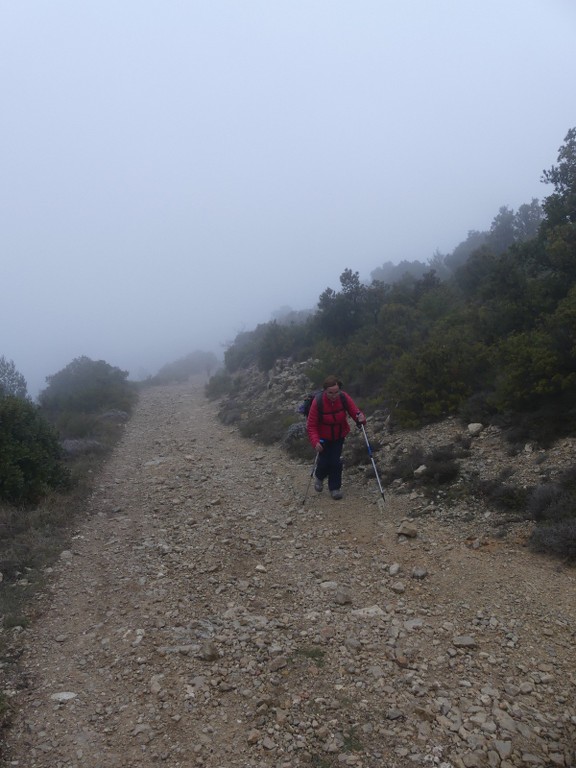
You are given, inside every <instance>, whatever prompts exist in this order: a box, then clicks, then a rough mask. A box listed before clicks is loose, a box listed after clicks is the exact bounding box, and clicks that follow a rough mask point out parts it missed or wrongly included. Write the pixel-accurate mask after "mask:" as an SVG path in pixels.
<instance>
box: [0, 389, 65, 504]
mask: <svg viewBox="0 0 576 768" xmlns="http://www.w3.org/2000/svg"><path fill="white" fill-rule="evenodd" d="M62 458H63V453H62V449H61V446H60V443H59V441H58V436H57V433H56V431H55V430H54V429H53V427H52V426H51V425H50V424H49V423H48V421H47V420H46V419H45V418H44V417H43V416H42V414H41V413H40V411H39V410H38V408H37V407H36V406H35V405H34V404H33V403H31V402H30V401H29V400H23V399H20V398H17V397H3V398H0V500H4V501H7V502H10V503H12V504H16V505H28V504H34V503H35V502H37V501H38V500H39V499H41V498H42V497H43V496H44V495H45V494H46V493H47V492H48V491H49V490H50V489H53V488H64V487H66V486H67V485H68V483H69V473H68V471H67V469H66V467H65V466H64V464H63V461H62Z"/></svg>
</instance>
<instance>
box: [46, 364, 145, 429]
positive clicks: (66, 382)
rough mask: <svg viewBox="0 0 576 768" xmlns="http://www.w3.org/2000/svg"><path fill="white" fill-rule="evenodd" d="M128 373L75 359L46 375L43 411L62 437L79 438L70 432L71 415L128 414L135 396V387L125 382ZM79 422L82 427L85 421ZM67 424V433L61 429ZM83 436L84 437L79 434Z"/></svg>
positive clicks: (104, 365) (134, 401)
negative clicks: (112, 412)
mask: <svg viewBox="0 0 576 768" xmlns="http://www.w3.org/2000/svg"><path fill="white" fill-rule="evenodd" d="M127 378H128V372H127V371H121V370H120V369H119V368H114V367H113V366H111V365H109V364H108V363H106V362H104V360H98V361H94V360H90V358H88V357H78V358H76V359H75V360H73V361H72V362H71V363H70V364H69V365H67V366H66V368H63V369H62V370H61V371H59V372H58V373H56V374H54V375H53V376H48V377H47V381H48V387H47V388H46V389H45V390H43V391H42V392H41V393H40V396H39V398H38V399H39V402H40V408H41V409H42V412H43V413H44V414H45V415H46V416H47V418H49V419H50V421H51V422H52V423H53V424H55V425H56V427H57V428H58V429H59V430H61V431H62V432H63V436H65V437H77V436H79V435H76V434H74V433H73V432H70V431H69V429H70V424H71V421H72V419H71V414H75V415H79V414H80V415H81V416H83V417H84V416H86V415H99V414H102V413H104V412H105V411H110V410H120V411H124V412H126V413H127V414H130V413H131V411H132V408H133V406H134V405H135V403H136V401H137V399H138V395H137V388H136V386H135V385H134V384H133V383H131V382H129V381H127ZM79 423H81V424H82V427H83V428H84V427H85V424H86V422H85V420H83V419H80V420H79ZM67 425H68V431H67V432H64V429H65V428H66V426H67ZM80 436H82V437H86V434H85V433H84V434H82V435H80Z"/></svg>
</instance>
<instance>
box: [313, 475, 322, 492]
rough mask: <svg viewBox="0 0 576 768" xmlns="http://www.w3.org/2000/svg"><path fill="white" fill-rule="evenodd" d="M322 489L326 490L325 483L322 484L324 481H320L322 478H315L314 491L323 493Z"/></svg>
mask: <svg viewBox="0 0 576 768" xmlns="http://www.w3.org/2000/svg"><path fill="white" fill-rule="evenodd" d="M322 488H324V483H323V482H322V480H320V478H318V477H315V478H314V490H315V491H318V493H321V492H322Z"/></svg>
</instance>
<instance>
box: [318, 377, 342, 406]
mask: <svg viewBox="0 0 576 768" xmlns="http://www.w3.org/2000/svg"><path fill="white" fill-rule="evenodd" d="M322 387H323V388H324V392H326V394H327V395H328V397H329V398H330V400H335V399H336V398H337V397H338V395H339V394H340V389H341V387H342V382H341V381H339V380H338V379H337V378H336V376H326V378H325V379H324V384H323V385H322Z"/></svg>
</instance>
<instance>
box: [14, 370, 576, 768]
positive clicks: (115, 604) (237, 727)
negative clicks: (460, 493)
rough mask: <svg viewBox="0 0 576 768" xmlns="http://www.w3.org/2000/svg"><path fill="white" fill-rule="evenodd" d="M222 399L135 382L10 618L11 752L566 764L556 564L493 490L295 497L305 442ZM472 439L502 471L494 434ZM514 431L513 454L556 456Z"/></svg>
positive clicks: (230, 760) (280, 766) (146, 758)
mask: <svg viewBox="0 0 576 768" xmlns="http://www.w3.org/2000/svg"><path fill="white" fill-rule="evenodd" d="M216 413H217V405H215V404H212V403H209V402H208V401H206V400H205V399H204V397H203V394H202V389H201V387H200V386H199V385H194V384H187V385H185V386H174V387H159V388H153V389H149V390H146V391H144V392H143V394H142V397H141V401H140V404H139V406H138V408H137V410H136V413H135V415H134V417H133V419H132V420H131V421H130V422H129V423H128V425H127V426H126V431H125V435H124V438H123V440H122V441H121V443H120V445H119V446H118V448H117V450H116V452H115V454H114V456H113V457H112V459H111V460H110V461H109V463H108V465H107V466H106V468H105V470H104V472H103V474H102V476H101V478H100V479H99V483H98V485H97V488H96V491H95V493H94V496H93V498H92V499H91V502H90V504H89V506H88V508H87V509H86V511H85V514H84V515H83V516H82V517H81V519H80V520H79V522H78V529H77V531H76V533H75V535H74V538H73V541H72V546H71V548H70V549H68V550H67V551H65V552H62V555H61V558H60V562H59V565H58V567H57V568H55V569H54V571H53V573H52V574H51V575H50V592H49V594H48V595H46V596H45V597H44V598H43V605H44V608H45V610H44V612H43V614H42V616H41V617H40V619H39V620H38V621H37V622H36V623H35V624H34V626H32V627H31V628H29V629H26V630H22V631H21V632H20V633H17V634H16V636H15V638H14V643H18V644H19V645H20V646H21V647H22V648H23V651H24V652H23V656H22V659H21V662H22V670H23V676H24V680H25V681H26V683H27V685H26V687H17V688H16V687H15V688H14V690H12V691H10V692H9V693H10V695H11V697H12V703H13V704H14V706H15V709H16V710H17V712H18V714H17V716H16V718H15V722H14V725H13V727H12V729H11V731H10V732H9V734H8V742H7V743H6V744H5V745H4V759H5V761H6V765H9V766H19V767H20V768H72V767H74V768H80V766H82V768H97V767H98V768H104V767H106V768H108V767H110V768H136V766H138V767H139V768H140V767H142V766H156V765H162V764H164V765H167V766H170V767H171V768H179V767H184V766H186V767H187V768H188V767H191V766H205V767H206V768H234V767H238V768H240V767H242V768H296V767H297V766H311V767H314V766H315V767H316V768H331V767H333V766H356V768H369V767H370V768H376V766H379V767H380V766H388V767H390V768H392V767H396V768H404V767H405V766H435V765H437V766H444V768H450V766H454V767H457V768H462V767H463V766H464V767H465V768H476V767H477V766H478V767H481V766H490V767H492V768H519V767H520V766H530V767H533V766H546V767H547V766H564V767H565V768H568V767H569V766H574V765H576V757H575V745H576V695H575V683H576V664H575V652H574V642H575V633H576V599H575V597H576V594H575V584H576V578H575V577H576V574H575V572H574V570H573V569H569V568H567V567H566V566H563V565H562V564H560V563H558V562H557V561H555V560H553V559H551V558H547V557H541V556H536V555H534V554H531V553H530V552H529V551H528V549H527V548H526V547H525V546H524V544H525V537H526V534H527V530H526V526H525V525H519V526H516V527H514V526H512V527H511V528H509V529H507V531H506V533H505V535H502V534H501V532H500V535H498V536H496V535H495V529H494V528H493V526H492V523H493V521H492V520H491V517H490V515H491V513H490V512H489V511H488V510H484V511H483V510H482V509H481V508H476V507H475V508H474V510H473V514H471V511H470V509H467V508H466V504H465V503H463V502H460V503H459V504H458V505H457V506H456V507H451V506H449V505H448V504H446V505H444V506H442V505H438V504H436V505H430V502H429V501H427V500H426V499H424V498H423V497H422V496H420V495H419V494H418V493H413V492H405V490H404V489H403V488H402V487H397V488H393V489H391V490H390V491H388V490H387V491H386V503H385V505H382V504H381V503H379V502H381V497H380V494H379V492H378V488H377V484H376V482H375V481H374V479H369V478H367V476H366V472H364V471H359V470H354V471H349V472H347V473H346V474H345V487H344V491H345V497H344V499H343V500H342V501H333V500H332V499H330V497H329V496H328V494H327V493H326V491H324V492H323V493H322V494H317V493H315V492H314V490H313V489H312V488H310V491H309V493H308V495H307V498H306V501H305V503H303V501H304V497H305V494H306V490H307V484H308V479H309V473H310V465H308V464H301V463H298V462H296V461H293V460H288V459H287V458H286V454H285V453H284V452H283V451H282V450H281V449H280V448H279V447H272V448H262V447H259V446H258V445H256V444H254V443H252V442H251V441H248V440H245V439H242V438H241V437H240V436H239V435H238V432H237V430H236V428H235V427H233V426H229V427H227V426H223V425H222V424H221V423H219V421H218V419H217V418H216ZM444 429H445V432H446V434H443V433H440V432H439V431H438V430H434V431H430V434H429V436H428V439H429V440H434V439H436V440H442V439H444V438H447V437H450V434H451V433H452V432H453V431H454V430H457V429H458V427H457V426H456V425H455V424H452V423H448V424H447V425H446V426H445V428H444ZM358 439H361V438H360V437H359V436H358V434H357V433H356V434H355V435H352V436H351V437H350V438H349V441H354V440H358ZM410 439H412V437H410V436H403V435H401V434H399V435H393V436H391V438H390V440H389V441H388V443H387V445H386V447H385V449H384V450H383V451H382V452H381V454H379V457H378V460H379V462H380V461H381V462H385V461H386V455H387V454H386V451H392V450H397V449H398V448H399V446H401V445H402V441H403V440H405V441H406V444H408V443H409V440H410ZM474 440H475V441H476V442H475V446H474V447H473V452H474V456H475V461H476V465H477V467H479V468H481V469H483V471H485V472H487V473H488V472H489V471H497V470H498V469H499V467H500V466H501V463H502V462H503V461H504V458H503V456H504V453H502V456H500V454H499V453H498V445H499V444H498V443H497V436H496V435H494V434H492V433H490V431H489V430H487V431H486V432H484V433H483V434H481V435H479V436H478V437H477V438H474ZM571 448H572V445H571V444H565V445H563V447H562V449H561V455H562V457H563V458H566V457H567V456H568V457H569V458H570V460H572V458H573V457H572V455H570V453H571ZM558 450H560V449H558ZM529 454H530V451H529V449H527V451H526V453H525V455H521V456H520V457H518V458H517V459H516V465H515V469H516V470H517V471H518V472H520V473H521V472H525V473H528V470H530V472H532V474H534V473H538V472H542V471H545V468H543V465H545V464H546V461H553V460H554V455H553V454H547V456H546V457H545V458H544V459H542V458H541V459H539V460H538V461H535V460H534V456H530V455H529ZM506 461H509V458H508V457H507V458H506Z"/></svg>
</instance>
